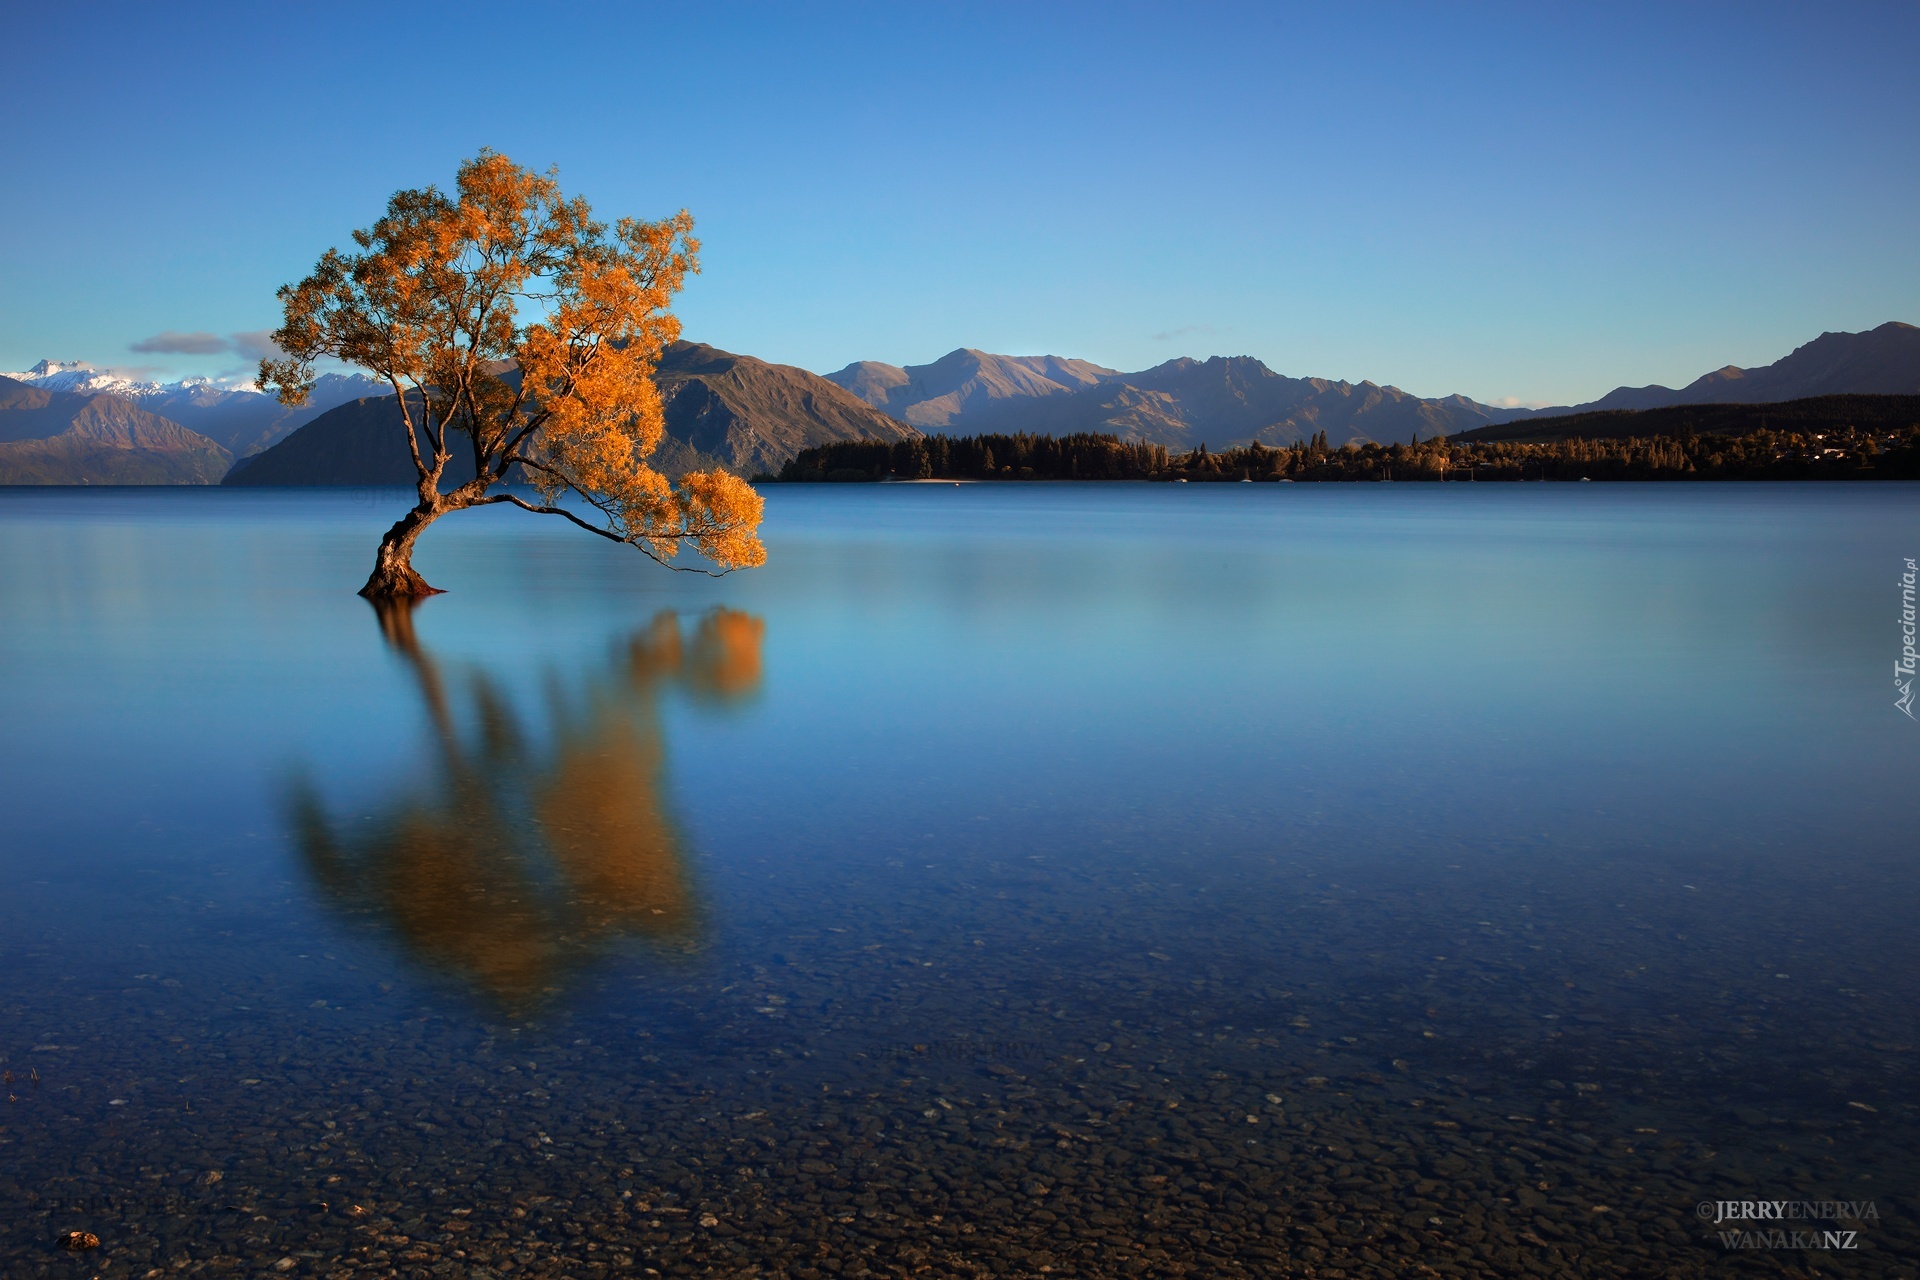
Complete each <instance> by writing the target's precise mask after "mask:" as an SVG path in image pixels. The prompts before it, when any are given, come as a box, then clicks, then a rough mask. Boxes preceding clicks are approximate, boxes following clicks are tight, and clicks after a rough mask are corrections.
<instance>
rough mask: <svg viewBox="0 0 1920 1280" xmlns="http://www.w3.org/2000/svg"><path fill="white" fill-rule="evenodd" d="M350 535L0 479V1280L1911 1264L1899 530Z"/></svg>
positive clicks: (903, 492) (1305, 495)
mask: <svg viewBox="0 0 1920 1280" xmlns="http://www.w3.org/2000/svg"><path fill="white" fill-rule="evenodd" d="M401 505H404V497H403V496H402V495H397V494H389V493H367V492H338V493H335V492H310V493H298V492H296V493H251V492H247V491H232V492H228V491H191V490H189V491H146V490H123V491H101V492H75V491H57V490H5V491H0V611H3V612H0V618H3V619H4V621H3V622H0V660H3V661H4V663H5V670H6V672H7V674H8V679H7V681H6V683H5V685H4V687H0V768H3V769H4V773H0V777H3V778H4V783H0V786H3V787H4V791H0V796H4V800H5V806H6V808H5V813H6V819H5V827H4V836H3V837H0V877H3V882H4V884H5V885H6V892H5V893H4V894H0V1058H3V1059H4V1061H3V1062H0V1067H4V1069H5V1070H6V1071H7V1072H9V1073H11V1076H12V1079H11V1080H10V1081H8V1083H7V1085H6V1088H7V1090H8V1093H9V1098H10V1100H9V1101H8V1102H7V1104H6V1110H5V1112H4V1113H0V1203H4V1204H5V1205H6V1206H7V1211H6V1213H5V1215H4V1216H0V1271H4V1273H5V1274H7V1275H9V1276H13V1275H19V1276H36V1275H48V1276H67V1275H73V1276H80V1275H95V1274H102V1275H105V1274H120V1275H134V1276H144V1275H148V1274H149V1273H154V1272H156V1271H157V1274H159V1275H175V1274H181V1275H185V1274H198V1273H200V1272H201V1271H206V1272H208V1273H209V1274H225V1273H234V1274H255V1273H260V1272H270V1273H272V1274H292V1275H314V1276H340V1277H345V1276H385V1275H389V1274H396V1273H397V1274H400V1275H416V1274H447V1275H472V1276H486V1275H576V1276H584V1275H602V1274H636V1275H640V1274H647V1273H648V1272H649V1271H652V1272H655V1273H659V1274H668V1275H698V1274H713V1275H730V1276H732V1275H769V1276H770V1275H793V1276H801V1277H814V1276H820V1275H828V1274H837V1275H859V1274H863V1273H864V1272H866V1271H871V1272H873V1273H875V1274H889V1275H892V1274H899V1275H934V1276H938V1275H956V1276H958V1275H969V1276H970V1275H975V1274H981V1273H982V1272H983V1271H984V1272H986V1273H991V1274H996V1275H1000V1274H1004V1275H1041V1274H1048V1275H1086V1276H1106V1275H1133V1274H1152V1275H1170V1274H1195V1275H1235V1274H1257V1275H1273V1274H1283V1273H1287V1272H1289V1271H1292V1272H1296V1273H1299V1274H1319V1275H1340V1274H1346V1275H1376V1274H1377V1275H1400V1274H1409V1273H1413V1269H1415V1268H1417V1267H1427V1268H1430V1269H1432V1271H1434V1272H1437V1273H1439V1274H1459V1275H1475V1274H1487V1273H1503V1274H1525V1273H1537V1274H1584V1275H1620V1276H1640V1275H1648V1274H1678V1275H1694V1274H1702V1275H1704V1274H1722V1273H1726V1274H1736V1273H1737V1274H1749V1273H1759V1274H1782V1275H1786V1274H1802V1273H1804V1272H1805V1271H1807V1270H1808V1269H1814V1270H1818V1271H1820V1272H1821V1273H1822V1274H1841V1275H1863V1276H1864V1275H1873V1276H1893V1275H1910V1274H1912V1269H1913V1266H1914V1263H1915V1259H1916V1258H1917V1257H1920V1217H1916V1214H1917V1213H1920V1203H1917V1201H1916V1193H1917V1192H1920V1184H1917V1183H1916V1152H1920V1125H1917V1124H1916V1114H1915V1104H1914V1101H1913V1098H1914V1093H1915V1090H1914V1085H1915V1080H1914V1070H1913V1055H1914V1046H1915V1044H1916V1042H1920V1027H1916V1023H1917V1022H1920V1012H1917V1010H1920V1003H1917V1002H1916V1001H1915V999H1914V996H1913V993H1914V991H1915V990H1916V989H1920V985H1917V984H1916V977H1917V976H1920V975H1917V974H1916V969H1920V965H1917V964H1916V961H1915V948H1914V941H1915V929H1914V924H1913V921H1914V918H1915V912H1916V907H1917V906H1920V901H1917V900H1916V899H1917V897H1920V895H1916V887H1917V886H1920V869H1917V868H1916V866H1915V860H1914V855H1913V849H1914V847H1915V844H1916V841H1915V838H1914V831H1915V829H1916V820H1920V805H1916V803H1915V799H1914V788H1913V778H1914V770H1915V765H1916V763H1920V725H1916V724H1914V723H1913V722H1912V721H1910V720H1908V719H1906V718H1905V717H1904V716H1902V715H1901V714H1900V713H1899V712H1898V711H1896V710H1895V709H1894V706H1893V702H1894V696H1895V694H1894V690H1893V687H1892V683H1891V681H1890V679H1889V676H1890V674H1891V671H1892V664H1893V661H1894V659H1895V658H1896V657H1897V655H1898V652H1899V633H1898V628H1897V624H1896V614H1897V610H1898V604H1899V600H1898V586H1897V576H1898V573H1899V570H1900V568H1901V564H1902V561H1903V559H1904V558H1905V557H1907V556H1914V555H1920V488H1916V487H1913V486H1905V485H1849V486H1821V485H1773V486H1767V485H1755V486H1744V485H1716V486H1635V485H1608V486H1601V485H1592V486H1558V485H1544V486H1492V485H1490V486H1486V487H1484V488H1482V487H1479V486H1467V485H1463V486H1445V487H1441V486H1415V485H1396V486H1385V485H1382V486H1325V487H1317V486H1306V485H1294V486H1244V487H1243V486H1208V487H1200V486H1178V487H1176V486H1132V485H1081V486H1065V485H968V486H951V487H950V486H931V485H928V486H871V487H869V486H808V487H794V488H772V489H770V490H769V492H768V515H767V525H766V533H767V541H768V545H769V549H770V553H771V561H770V564H769V566H768V567H767V568H766V569H764V570H761V571H756V572H753V573H747V574H738V575H733V576H730V577H727V578H724V579H721V580H718V581H714V580H709V579H706V578H701V577H697V576H693V575H675V574H667V573H663V572H661V571H660V570H658V569H656V568H653V567H652V566H650V565H648V564H646V563H645V562H644V561H642V560H641V559H640V558H639V557H638V556H636V555H634V554H632V553H631V552H627V553H625V554H622V549H621V548H617V547H611V546H607V545H604V544H601V543H599V542H598V541H597V540H594V539H589V538H584V537H581V536H579V535H578V534H577V532H575V531H570V530H568V529H566V528H564V527H561V526H559V525H557V524H546V523H543V522H541V521H539V520H537V519H533V518H531V517H527V516H525V515H522V514H520V513H513V512H485V513H468V514H463V515H462V516H460V517H458V518H454V519H450V520H448V521H446V522H444V523H443V524H441V525H439V526H436V527H435V529H434V530H433V531H432V532H431V533H430V534H429V535H428V536H427V538H426V539H425V540H424V542H423V544H422V548H421V551H420V554H419V559H418V565H419V567H420V568H421V570H422V571H423V572H424V573H425V574H426V576H427V577H428V579H429V580H430V581H432V582H434V583H435V584H436V585H438V586H441V587H443V588H446V589H447V590H448V594H447V595H445V596H442V597H438V598H435V599H432V600H430V601H427V602H426V603H424V604H422V605H421V606H420V607H419V608H417V609H415V610H411V611H401V612H397V613H394V612H390V613H388V614H387V615H385V616H381V615H378V614H376V612H375V611H374V610H372V609H370V608H369V607H368V606H367V604H366V603H365V602H363V601H361V600H359V599H357V598H356V597H355V596H354V595H353V594H352V592H353V589H354V588H355V587H356V586H357V585H358V584H359V582H360V581H361V580H362V579H363V578H364V575H365V571H366V567H367V564H368V563H369V559H370V556H371V552H372V547H373V544H374V542H375V541H376V540H377V537H378V534H379V531H380V530H381V529H382V528H384V526H385V525H386V524H387V523H390V522H391V519H392V518H393V514H394V511H395V509H397V508H398V507H399V506H401ZM1759 1199H1766V1200H1796V1201H1798V1200H1821V1199H1829V1200H1842V1201H1847V1202H1849V1203H1851V1204H1853V1205H1854V1206H1856V1209H1858V1210H1859V1211H1860V1212H1862V1213H1864V1212H1865V1211H1866V1209H1867V1208H1870V1209H1871V1213H1872V1216H1870V1217H1860V1218H1853V1219H1849V1220H1846V1221H1821V1222H1811V1221H1808V1222H1797V1223H1790V1224H1786V1225H1788V1226H1789V1227H1793V1228H1797V1229H1801V1230H1803V1231H1805V1230H1812V1231H1815V1232H1817V1231H1819V1230H1821V1229H1834V1228H1838V1229H1840V1230H1852V1231H1855V1232H1856V1233H1857V1235H1856V1236H1855V1237H1854V1240H1853V1243H1855V1244H1856V1245H1857V1247H1856V1248H1853V1249H1844V1250H1843V1249H1832V1248H1828V1249H1819V1250H1810V1249H1806V1248H1799V1247H1787V1248H1758V1247H1751V1248H1749V1247H1730V1245H1729V1240H1728V1239H1723V1237H1722V1235H1721V1232H1722V1231H1724V1230H1727V1229H1728V1225H1727V1224H1715V1223H1714V1222H1711V1221H1706V1220H1703V1219H1701V1218H1700V1217H1699V1216H1697V1212H1696V1206H1697V1205H1698V1204H1700V1203H1701V1202H1717V1201H1722V1200H1736V1201H1739V1200H1759ZM1717 1212H1718V1211H1717V1210H1716V1211H1713V1212H1711V1213H1710V1215H1709V1216H1710V1217H1711V1216H1716V1215H1717ZM74 1229H81V1230H87V1231H92V1232H94V1233H96V1234H97V1235H98V1236H99V1237H100V1239H101V1241H102V1245H101V1248H100V1250H99V1251H98V1252H95V1253H91V1254H88V1255H85V1256H84V1257H81V1258H77V1259H76V1258H70V1257H68V1256H67V1255H65V1254H63V1253H61V1252H60V1251H59V1250H57V1249H56V1248H54V1246H53V1242H54V1241H55V1239H56V1238H57V1237H58V1236H59V1235H60V1234H61V1233H62V1232H65V1231H68V1230H74ZM1766 1243H1779V1242H1777V1241H1771V1242H1770V1241H1767V1240H1762V1239H1756V1238H1751V1237H1750V1238H1746V1239H1741V1238H1738V1237H1734V1238H1731V1244H1732V1245H1734V1246H1738V1245H1759V1244H1766ZM1786 1243H1787V1244H1788V1245H1790V1246H1792V1245H1796V1244H1804V1243H1805V1241H1787V1242H1786ZM275 1267H278V1268H279V1270H277V1271H275V1270H273V1269H274V1268H275Z"/></svg>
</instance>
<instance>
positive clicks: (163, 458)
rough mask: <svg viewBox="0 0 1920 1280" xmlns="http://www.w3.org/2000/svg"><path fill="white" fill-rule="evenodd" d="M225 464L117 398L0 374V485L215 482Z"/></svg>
mask: <svg viewBox="0 0 1920 1280" xmlns="http://www.w3.org/2000/svg"><path fill="white" fill-rule="evenodd" d="M232 461H233V455H232V454H231V453H229V452H228V451H227V450H226V449H223V448H221V447H220V446H219V445H218V444H215V443H214V442H213V441H212V440H209V439H207V437H205V436H203V435H200V434H198V433H197V432H193V431H189V430H187V429H186V428H185V427H183V426H181V425H180V424H179V423H177V422H173V421H171V420H169V419H167V418H163V417H161V416H160V415H159V414H156V413H150V412H148V411H147V410H145V409H143V408H141V407H140V406H139V405H137V404H135V403H134V402H133V401H132V400H130V399H128V398H127V397H125V396H120V395H113V394H109V393H99V394H94V395H81V394H78V393H76V392H72V391H49V390H47V389H46V388H45V387H36V386H34V385H32V384H31V383H26V382H21V381H19V380H17V379H14V378H10V377H6V376H0V484H217V483H219V480H220V477H221V476H222V475H223V474H225V473H226V470H227V466H228V464H229V463H231V462H232Z"/></svg>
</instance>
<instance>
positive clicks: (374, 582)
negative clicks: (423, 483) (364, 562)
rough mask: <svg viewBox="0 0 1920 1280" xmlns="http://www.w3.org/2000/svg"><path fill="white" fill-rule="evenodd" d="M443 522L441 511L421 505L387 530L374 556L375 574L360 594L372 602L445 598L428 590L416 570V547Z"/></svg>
mask: <svg viewBox="0 0 1920 1280" xmlns="http://www.w3.org/2000/svg"><path fill="white" fill-rule="evenodd" d="M439 518H440V510H439V509H438V507H436V506H429V505H427V504H426V503H421V504H420V505H419V506H417V507H415V508H414V509H413V510H411V511H409V512H407V514H406V515H404V516H402V517H401V518H400V520H399V522H398V523H397V524H395V525H394V526H393V528H391V529H389V530H387V536H386V537H384V538H382V539H380V550H379V551H378V552H377V553H376V554H375V556H374V560H373V573H372V575H371V576H369V577H368V578H367V585H366V586H364V587H362V588H360V594H361V595H363V596H365V597H367V599H369V600H392V599H398V598H403V597H404V598H408V599H412V598H415V597H418V596H437V595H439V594H441V593H440V589H439V588H438V587H431V586H428V585H427V580H426V579H425V578H423V577H421V576H420V575H419V574H417V573H415V572H414V570H413V544H414V542H415V540H417V539H418V538H419V537H420V534H421V531H422V530H424V529H425V528H426V527H427V526H428V525H430V524H432V523H433V522H434V521H435V520H437V519H439Z"/></svg>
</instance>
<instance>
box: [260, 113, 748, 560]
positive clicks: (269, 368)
mask: <svg viewBox="0 0 1920 1280" xmlns="http://www.w3.org/2000/svg"><path fill="white" fill-rule="evenodd" d="M692 232H693V219H692V217H691V216H690V215H689V214H688V213H687V212H686V211H685V210H684V209H683V210H681V211H680V212H679V213H677V214H675V215H673V216H672V217H669V218H663V219H661V220H659V221H656V222H647V221H642V220H640V219H636V218H621V219H620V220H619V221H617V222H615V223H613V224H612V225H611V226H609V225H608V224H606V223H604V222H600V221H596V220H595V218H594V217H593V212H592V210H591V209H590V208H589V207H588V205H587V202H586V201H585V200H584V199H581V198H579V197H573V198H568V197H566V196H565V195H563V194H562V192H561V190H560V185H559V182H558V179H557V178H556V176H555V175H554V173H553V172H552V171H549V172H548V173H546V174H539V173H535V172H532V171H531V170H528V169H523V168H521V167H520V166H519V165H517V164H515V163H514V162H513V161H511V160H509V159H508V158H507V157H506V156H503V155H500V154H498V153H496V152H493V151H486V150H483V151H482V152H480V154H479V155H477V156H475V157H474V158H472V159H471V160H468V161H466V162H465V163H463V164H462V165H461V166H460V169H459V172H458V175H457V176H456V178H455V182H454V191H453V193H452V194H451V195H449V194H447V193H444V192H442V191H440V190H439V189H438V188H436V187H432V186H428V187H424V188H420V189H416V190H406V191H398V192H395V193H394V195H393V197H392V198H391V199H390V200H389V201H388V202H387V211H386V213H385V215H384V216H382V217H381V218H380V219H379V220H378V221H376V222H375V223H374V224H373V226H372V227H371V228H368V229H365V230H358V231H355V232H354V233H353V242H354V246H355V251H354V252H342V251H340V250H338V249H330V250H328V251H327V253H326V254H325V255H324V256H323V257H322V258H321V259H320V261H319V264H318V265H317V266H316V267H315V268H314V270H313V273H312V274H311V275H309V276H308V277H307V278H306V279H305V280H302V281H301V282H300V283H299V284H297V285H287V286H284V287H283V288H281V290H280V291H279V298H280V301H281V304H282V307H283V309H284V311H283V317H284V318H283V323H282V325H281V327H280V328H279V329H278V330H277V331H275V333H274V335H273V340H274V342H275V344H276V345H277V346H278V347H279V348H280V351H281V353H282V354H281V355H280V356H279V357H277V358H273V357H270V358H268V359H266V360H263V361H261V363H260V383H261V385H262V387H272V388H274V389H276V390H277V391H278V393H279V396H280V399H281V400H282V401H283V402H285V403H287V404H300V403H303V402H304V401H305V399H306V397H307V394H308V393H309V391H310V390H311V389H312V387H313V382H314V362H315V361H316V360H319V359H321V358H323V357H331V358H333V359H336V360H340V361H343V362H345V363H347V364H350V365H357V366H359V367H360V368H363V369H366V370H368V371H370V372H371V373H373V374H374V375H375V376H376V377H379V378H380V379H382V380H384V381H385V382H387V383H388V384H389V385H391V386H392V387H393V389H394V393H395V403H396V406H397V407H396V409H395V417H396V421H395V424H394V425H395V430H401V431H405V432H406V435H407V442H408V447H409V448H410V449H411V450H412V456H413V462H414V467H415V469H416V471H417V473H418V480H419V485H418V489H419V502H418V504H417V505H416V506H415V507H414V508H413V510H412V511H410V512H408V513H407V515H406V516H405V517H403V518H402V519H401V520H400V521H399V522H398V523H396V524H395V525H394V526H393V528H391V529H390V530H388V531H387V534H386V536H385V537H384V538H383V539H382V540H381V544H380V551H379V555H378V557H377V559H376V562H375V567H374V571H373V574H372V575H371V576H370V577H369V578H368V580H367V584H366V586H365V587H363V588H362V590H361V594H363V595H367V596H371V597H394V596H418V595H426V594H431V593H432V592H433V591H434V588H432V587H430V586H428V585H427V583H426V582H425V580H424V579H422V578H421V577H420V575H419V574H418V573H416V572H415V571H414V569H413V567H412V563H411V556H412V551H413V545H414V542H415V540H416V539H417V538H418V537H419V535H420V533H421V531H422V530H424V529H425V528H426V526H427V525H428V524H430V523H432V522H433V521H434V520H436V519H438V518H439V517H440V516H442V515H445V514H447V513H448V512H451V511H458V510H462V509H464V508H467V507H476V506H486V505H492V504H498V503H505V504H510V505H513V506H517V507H520V508H523V509H525V510H528V511H534V512H538V513H541V514H544V515H552V516H558V517H560V518H562V519H566V520H569V521H572V522H573V523H574V524H577V525H579V526H580V527H581V528H583V529H587V530H589V531H590V532H593V533H596V534H599V535H600V536H602V537H606V538H611V539H613V540H615V541H619V542H624V543H628V544H631V545H632V546H634V547H636V548H638V549H639V550H640V551H641V552H643V553H644V554H646V555H647V556H649V557H651V558H652V559H654V560H655V561H658V562H659V563H661V564H667V563H668V562H669V561H671V560H672V559H673V558H674V556H675V555H676V553H677V552H678V551H679V550H680V549H681V547H682V545H684V544H687V543H692V544H693V546H694V547H695V548H696V549H697V550H698V551H699V552H700V554H702V555H704V556H706V557H707V559H708V560H709V561H711V562H712V563H713V564H714V565H716V566H718V570H719V571H720V572H727V571H730V570H733V569H737V568H746V567H751V566H754V565H759V564H762V563H764V562H765V560H766V550H765V548H764V547H763V546H762V545H761V543H760V539H759V537H758V534H757V529H758V526H759V522H760V515H761V508H762V501H761V498H760V496H759V495H758V494H757V493H755V492H754V491H753V488H752V487H751V486H750V485H748V484H747V483H746V482H745V481H743V480H741V479H740V478H739V477H737V476H735V475H732V474H730V473H728V472H725V471H721V470H717V469H716V470H713V471H707V472H691V473H689V474H687V475H684V476H682V477H681V478H680V480H679V483H678V484H677V485H676V484H674V483H671V482H670V481H669V480H668V479H667V477H665V476H664V475H662V474H661V473H660V472H658V471H656V470H654V469H653V468H652V467H650V466H649V465H647V458H648V457H649V456H650V455H651V454H652V453H653V451H654V449H655V448H656V447H657V446H658V444H659V443H660V439H661V436H662V434H663V433H664V431H665V422H664V419H663V416H662V406H661V403H660V393H659V390H658V389H657V388H656V387H655V385H654V382H653V377H652V374H653V370H654V367H655V365H656V364H657V362H658V360H659V358H660V354H661V352H662V351H664V350H665V349H666V347H667V346H668V345H670V344H671V343H673V342H674V341H675V340H677V339H678V337H679V336H680V322H679V320H678V319H677V318H676V317H675V316H674V314H673V312H672V310H671V306H672V302H673V298H674V295H675V294H677V293H678V292H679V291H680V288H681V285H682V284H683V283H684V281H685V279H686V276H687V274H688V273H689V272H697V271H698V270H699V259H698V254H699V249H700V244H699V241H697V240H695V239H694V238H693V234H692ZM523 309H524V311H525V313H526V314H525V315H524V316H523V314H522V312H523ZM459 450H468V451H470V452H471V455H472V464H473V477H472V478H471V479H468V480H460V481H452V480H451V479H450V477H449V474H448V464H449V462H450V461H451V460H452V459H453V458H454V456H455V454H456V451H459ZM464 472H465V468H464V467H462V468H461V469H460V473H461V474H464ZM509 482H525V483H526V484H530V485H531V486H532V488H533V489H534V491H535V493H536V495H537V496H536V497H535V498H533V499H529V498H526V497H523V496H521V495H520V494H518V493H514V492H512V491H511V490H510V489H507V488H506V487H505V486H506V485H508V483H509ZM569 497H571V498H573V499H576V500H577V502H576V503H575V505H574V506H569V505H563V504H564V503H565V502H566V501H567V499H568V498H569ZM575 507H578V509H575ZM674 567H678V566H674ZM706 571H707V572H713V570H706Z"/></svg>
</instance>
